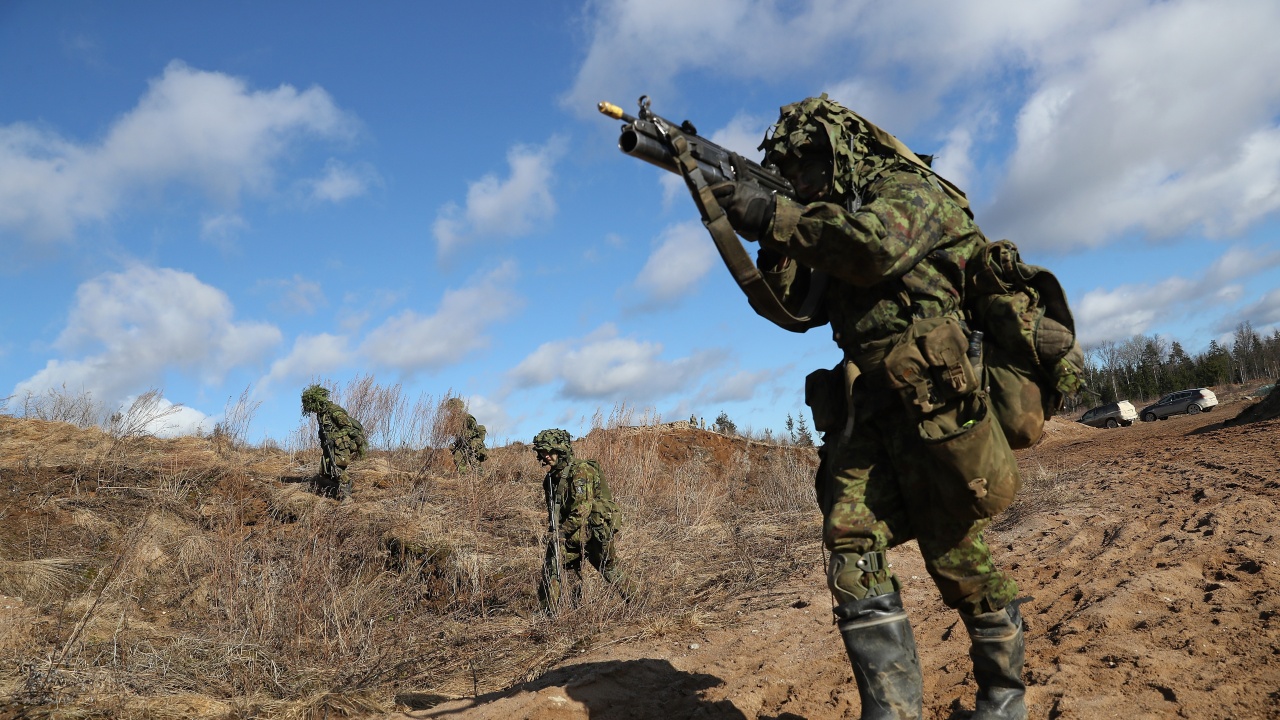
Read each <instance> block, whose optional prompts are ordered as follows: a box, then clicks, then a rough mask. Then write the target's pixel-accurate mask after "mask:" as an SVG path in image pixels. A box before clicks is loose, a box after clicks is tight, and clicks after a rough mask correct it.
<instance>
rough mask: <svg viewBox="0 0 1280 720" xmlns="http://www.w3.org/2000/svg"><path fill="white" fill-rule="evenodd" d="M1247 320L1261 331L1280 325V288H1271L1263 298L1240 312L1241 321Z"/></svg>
mask: <svg viewBox="0 0 1280 720" xmlns="http://www.w3.org/2000/svg"><path fill="white" fill-rule="evenodd" d="M1245 320H1247V321H1249V323H1250V324H1252V325H1253V327H1254V329H1255V330H1257V331H1259V332H1267V331H1268V330H1271V329H1275V328H1277V327H1280V288H1276V289H1274V290H1269V291H1268V292H1267V293H1266V294H1265V295H1263V296H1262V298H1261V299H1259V300H1258V301H1257V302H1255V303H1253V304H1252V305H1250V306H1248V307H1247V308H1245V309H1244V311H1243V312H1242V313H1241V314H1240V321H1245ZM1233 327H1234V326H1233Z"/></svg>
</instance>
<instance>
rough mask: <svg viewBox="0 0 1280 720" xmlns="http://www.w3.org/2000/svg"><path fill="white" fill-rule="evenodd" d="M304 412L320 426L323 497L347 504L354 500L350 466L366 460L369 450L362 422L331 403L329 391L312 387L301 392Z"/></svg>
mask: <svg viewBox="0 0 1280 720" xmlns="http://www.w3.org/2000/svg"><path fill="white" fill-rule="evenodd" d="M302 412H303V413H315V415H316V422H317V424H319V426H320V432H319V436H320V448H321V451H322V452H323V455H322V456H321V458H320V479H319V480H318V481H317V486H318V488H319V490H320V493H321V494H323V495H327V496H329V497H334V498H338V499H340V500H346V499H347V498H350V497H351V478H349V477H348V476H347V465H348V464H350V462H351V461H352V460H358V459H360V458H362V457H364V454H365V451H367V450H368V449H369V441H368V439H367V438H366V437H365V434H364V428H363V427H361V426H360V421H358V420H356V419H355V418H353V417H351V416H350V415H348V414H347V411H346V410H343V409H342V407H340V406H339V405H338V404H337V403H334V402H331V401H330V400H329V391H328V390H325V389H324V388H323V387H320V386H319V385H312V386H310V387H308V388H307V389H306V390H303V391H302Z"/></svg>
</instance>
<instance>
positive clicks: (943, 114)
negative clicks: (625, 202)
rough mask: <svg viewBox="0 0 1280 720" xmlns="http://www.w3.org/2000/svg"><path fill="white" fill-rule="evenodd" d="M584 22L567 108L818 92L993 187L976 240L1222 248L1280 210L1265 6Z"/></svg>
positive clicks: (865, 8) (1013, 5)
mask: <svg viewBox="0 0 1280 720" xmlns="http://www.w3.org/2000/svg"><path fill="white" fill-rule="evenodd" d="M676 5H679V8H676ZM590 7H591V11H590V15H589V18H588V23H589V25H588V27H589V30H590V32H591V33H592V36H591V42H590V46H589V50H588V52H587V55H586V58H585V60H584V61H583V64H582V66H581V68H580V69H579V72H578V75H577V77H576V78H575V81H574V84H573V86H572V88H571V89H570V90H569V91H568V92H567V94H566V95H565V97H564V102H565V104H566V105H567V106H568V107H569V108H571V109H573V110H574V111H576V112H579V113H582V114H583V115H584V116H586V115H588V114H590V110H591V108H592V107H594V103H595V101H597V100H600V99H613V98H628V97H634V96H636V95H638V94H640V93H641V92H645V93H649V94H651V95H653V96H654V97H655V98H656V99H657V101H659V102H660V104H661V107H659V108H657V109H658V110H659V112H662V113H663V114H665V115H667V116H668V117H679V116H680V114H681V113H683V112H686V108H685V107H684V104H685V103H686V102H688V101H689V100H688V99H686V98H681V97H680V96H679V95H678V94H677V93H676V88H677V87H678V86H679V85H680V83H679V80H680V79H681V77H682V76H683V75H695V74H706V75H709V76H711V77H712V78H713V79H715V80H721V81H723V79H725V78H733V79H742V80H745V81H747V82H751V83H754V84H756V85H759V84H760V83H762V82H763V83H766V84H768V83H775V82H781V81H787V82H801V83H805V84H812V85H811V87H812V89H811V90H810V91H809V94H817V93H818V92H820V91H822V90H827V91H829V92H830V94H831V96H832V97H833V98H835V99H837V100H840V101H842V102H844V103H845V104H847V105H848V106H849V107H852V108H853V109H855V110H857V111H859V112H861V113H863V114H864V115H866V116H867V117H868V118H869V119H871V120H872V121H873V122H876V123H877V124H879V125H880V126H881V127H883V128H885V129H886V130H889V131H890V132H893V133H895V134H897V135H898V136H899V137H903V136H905V135H910V134H913V133H917V132H918V131H921V130H924V131H927V132H929V133H931V134H933V135H934V137H935V138H936V139H937V140H938V141H939V142H940V143H941V144H942V145H943V148H942V150H941V151H940V152H939V153H938V154H939V156H940V166H939V169H940V171H941V172H942V173H943V174H944V175H945V176H948V177H950V178H951V179H952V180H953V181H956V182H957V183H958V184H960V185H961V187H962V188H967V187H968V185H969V184H970V183H973V184H976V185H978V186H979V188H983V189H985V188H986V187H996V188H997V189H998V192H997V193H996V194H995V196H994V198H992V200H991V201H990V202H984V200H985V198H983V197H976V198H975V199H976V200H977V201H978V203H977V204H978V205H980V206H984V207H982V208H981V209H980V213H979V220H980V222H981V223H982V225H983V227H984V228H986V229H987V230H988V231H989V233H990V234H991V235H992V236H995V237H1012V238H1014V239H1016V240H1018V242H1019V243H1020V244H1023V245H1024V246H1025V247H1026V248H1027V249H1028V250H1039V249H1049V248H1053V249H1057V250H1071V249H1079V248H1084V247H1093V246H1098V245H1102V244H1105V243H1108V242H1112V241H1114V240H1116V239H1117V238H1119V237H1122V236H1124V235H1125V234H1126V233H1129V232H1135V231H1136V232H1137V233H1140V234H1142V235H1145V236H1149V237H1164V236H1172V235H1176V234H1179V233H1183V232H1187V231H1198V230H1203V231H1204V232H1207V233H1209V234H1211V235H1231V234H1234V233H1237V232H1240V231H1242V230H1243V229H1245V228H1247V227H1248V226H1250V225H1251V224H1253V223H1255V222H1257V221H1258V220H1259V219H1260V218H1262V217H1264V216H1266V215H1270V214H1273V213H1275V212H1276V211H1277V210H1278V209H1280V123H1278V122H1277V120H1276V117H1275V108H1276V107H1277V106H1278V105H1280V73H1277V72H1275V71H1274V70H1275V68H1278V67H1280V43H1275V42H1273V38H1272V37H1271V36H1272V35H1274V30H1275V28H1277V27H1280V5H1277V4H1276V3H1275V2H1274V1H1273V0H1233V1H1232V2H1226V3H1216V2H1210V1H1209V0H1169V1H1167V2H1149V1H1148V0H1116V1H1115V2H1111V3H1101V4H1100V3H1084V2H1079V0H1044V2H1036V3H1025V2H1019V1H1018V0H980V1H978V2H971V3H952V4H939V3H935V2H926V1H925V0H904V1H902V2H896V3H873V2H870V1H869V0H868V1H866V2H859V1H857V0H853V1H848V2H835V1H834V0H808V1H805V0H801V1H799V2H792V3H785V4H779V3H776V2H771V1H770V0H755V1H750V0H748V1H744V2H736V1H734V0H720V1H715V0H710V1H708V2H702V3H696V4H695V5H693V6H688V4H687V3H676V2H675V0H667V1H666V2H655V1H651V0H602V1H601V2H598V3H594V4H592V5H591V6H590ZM672 13H675V14H678V15H679V16H680V17H681V22H680V23H678V24H677V26H676V27H674V28H673V27H671V24H670V23H667V22H664V21H663V19H664V18H665V17H667V16H668V15H669V14H672ZM842 68H850V69H851V70H843V69H842ZM904 88H909V91H906V90H904ZM606 93H607V95H606ZM799 99H800V98H799V97H795V98H787V99H786V100H787V101H793V100H799ZM694 101H696V99H694ZM1010 103H1012V107H1013V108H1014V109H1015V110H1016V121H1014V125H1013V127H1010V123H1011V121H1010V119H1009V117H1008V110H1007V109H1005V108H1009V107H1010ZM993 109H1000V110H995V111H994V112H995V117H994V118H991V119H988V118H989V116H991V115H992V113H993ZM686 114H696V112H690V113H686ZM695 119H696V117H695ZM1015 133H1016V145H1015V146H1014V147H1013V148H1010V147H1009V146H1008V138H1009V137H1011V136H1014V135H1015ZM909 144H913V145H917V146H919V145H922V144H925V143H923V142H922V141H921V139H920V138H918V137H913V142H912V143H909ZM917 149H919V150H921V151H922V152H930V151H932V150H934V149H935V148H932V147H927V146H925V147H917ZM990 153H995V154H996V158H995V159H994V160H992V159H989V158H990V157H991V156H990ZM975 158H982V159H983V160H982V162H980V163H978V162H975ZM979 171H981V172H986V173H993V174H994V173H997V172H1004V173H1007V174H1006V175H1005V176H1004V177H1003V178H1002V179H1001V180H999V181H995V180H993V179H989V178H982V177H977V176H976V175H975V172H979ZM664 183H666V188H667V190H668V192H669V193H670V195H671V196H672V197H673V196H674V195H675V194H676V193H677V192H678V191H679V190H680V188H679V186H678V184H677V183H676V182H675V181H674V180H664Z"/></svg>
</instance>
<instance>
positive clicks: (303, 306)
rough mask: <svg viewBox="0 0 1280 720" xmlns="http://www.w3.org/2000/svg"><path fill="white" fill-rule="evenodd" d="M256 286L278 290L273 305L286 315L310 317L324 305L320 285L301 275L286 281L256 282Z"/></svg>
mask: <svg viewBox="0 0 1280 720" xmlns="http://www.w3.org/2000/svg"><path fill="white" fill-rule="evenodd" d="M258 286H259V287H260V288H261V287H267V288H275V289H278V290H279V292H280V298H279V299H278V300H277V301H276V302H275V303H274V304H275V305H276V306H277V309H279V310H281V311H283V312H286V313H302V314H305V315H311V314H312V313H314V312H315V311H316V310H317V309H318V308H320V307H323V306H324V305H325V304H326V300H325V295H324V289H323V288H321V287H320V283H318V282H316V281H314V280H308V279H307V278H304V277H303V276H301V275H294V276H293V277H292V278H290V279H288V280H284V279H277V280H262V281H259V282H258Z"/></svg>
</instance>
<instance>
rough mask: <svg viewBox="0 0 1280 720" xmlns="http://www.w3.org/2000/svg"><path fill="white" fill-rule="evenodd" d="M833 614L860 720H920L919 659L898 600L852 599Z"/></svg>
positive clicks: (891, 595)
mask: <svg viewBox="0 0 1280 720" xmlns="http://www.w3.org/2000/svg"><path fill="white" fill-rule="evenodd" d="M835 613H836V621H837V622H838V623H839V627H840V635H841V637H843V638H844V649H845V650H846V651H847V652H848V653H849V662H851V663H852V664H853V676H854V678H856V679H857V681H858V694H859V695H861V696H862V720H919V718H920V717H921V716H922V715H923V709H922V706H923V703H924V697H923V692H924V691H923V688H922V685H923V681H922V679H921V677H920V658H919V657H918V656H917V655H916V639H915V635H913V634H912V632H911V622H910V621H909V620H908V619H907V613H906V611H905V610H903V609H902V596H901V595H899V594H898V593H896V592H895V593H889V594H887V595H876V596H874V597H868V598H863V599H861V600H854V601H852V602H847V603H844V604H843V605H838V606H837V607H836V609H835Z"/></svg>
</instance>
